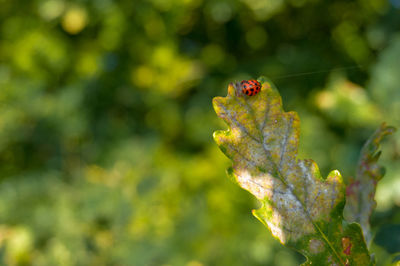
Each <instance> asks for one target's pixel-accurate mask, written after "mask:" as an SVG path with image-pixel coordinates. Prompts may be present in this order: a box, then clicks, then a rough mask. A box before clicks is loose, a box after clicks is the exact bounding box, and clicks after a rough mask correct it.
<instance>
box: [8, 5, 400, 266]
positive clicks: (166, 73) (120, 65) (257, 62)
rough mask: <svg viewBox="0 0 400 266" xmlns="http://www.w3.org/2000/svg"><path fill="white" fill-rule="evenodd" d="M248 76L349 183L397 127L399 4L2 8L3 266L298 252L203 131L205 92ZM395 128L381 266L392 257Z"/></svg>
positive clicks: (396, 218) (295, 258) (383, 208)
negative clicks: (276, 232) (379, 138)
mask: <svg viewBox="0 0 400 266" xmlns="http://www.w3.org/2000/svg"><path fill="white" fill-rule="evenodd" d="M305 72H307V73H308V72H314V73H308V74H299V73H305ZM297 74H299V75H297ZM260 75H266V76H268V77H269V78H271V79H272V80H273V81H274V82H275V84H276V85H277V86H278V88H279V90H280V92H281V94H282V97H283V102H284V106H285V109H286V110H295V111H297V112H299V114H300V118H301V121H302V124H301V126H302V135H301V138H302V139H301V141H302V142H301V147H300V148H301V151H300V156H301V157H302V158H313V159H314V160H316V162H317V163H318V165H319V166H320V168H321V171H322V174H323V175H324V176H326V175H327V173H328V172H329V170H331V169H339V170H340V171H341V172H342V174H343V175H344V176H345V177H346V178H348V177H351V176H352V175H353V174H354V170H355V163H356V161H357V157H358V153H359V151H360V148H361V146H362V144H363V143H364V141H365V140H366V139H367V138H368V136H369V135H370V134H371V133H372V132H373V131H374V130H375V128H377V127H378V126H379V124H380V123H381V122H383V121H386V122H387V123H389V124H390V125H393V126H397V127H399V126H400V1H399V0H391V1H385V0H357V1H348V0H338V1H322V0H266V1H258V0H240V1H239V0H238V1H234V0H232V1H229V0H134V1H130V0H120V1H112V0H96V1H89V0H76V1H64V0H30V1H28V0H25V1H23V0H20V1H11V0H0V263H1V264H2V265H187V266H201V265H283V266H286V265H298V264H299V263H301V262H302V261H304V258H303V257H302V256H301V255H299V254H297V253H296V252H294V251H292V250H289V249H287V248H284V247H282V246H281V245H280V244H279V243H278V241H276V240H274V239H273V238H272V236H271V234H270V233H269V231H268V230H267V229H266V228H264V226H263V225H262V224H261V223H260V222H258V221H257V220H256V219H255V218H254V217H253V216H252V215H251V213H250V210H251V209H252V208H257V206H258V204H257V202H256V201H255V200H254V198H253V197H252V196H251V195H250V194H249V193H247V192H246V191H244V190H242V189H240V188H239V187H238V186H236V185H235V184H234V183H233V182H231V181H230V180H229V179H228V178H227V176H226V174H225V169H226V168H227V167H228V166H229V165H230V162H229V161H228V159H227V158H226V157H225V156H224V155H223V154H222V152H220V151H219V150H218V148H217V146H216V145H215V143H214V142H213V140H212V132H213V131H214V130H216V129H221V128H226V125H224V124H223V122H221V121H220V120H218V119H217V117H216V115H215V114H214V111H213V109H212V106H211V100H212V98H213V97H214V96H221V95H225V94H226V89H227V85H228V84H229V82H232V81H236V80H241V79H247V78H257V77H258V76H260ZM399 135H400V134H398V133H397V134H395V135H393V136H391V137H390V138H389V139H388V140H387V141H386V142H385V143H384V145H383V155H382V160H381V163H382V164H383V165H384V166H386V167H387V174H386V176H385V178H384V179H383V180H382V181H381V183H380V185H379V188H378V193H377V201H378V208H377V211H376V213H375V214H374V216H373V218H372V226H373V230H374V233H375V234H376V239H375V242H374V244H373V252H374V253H375V256H376V258H377V260H378V262H379V263H378V265H387V264H388V263H390V261H391V258H392V256H393V255H394V254H395V253H396V252H400V225H399V224H400V211H399V210H400V177H399V176H400V165H399V158H400V136H399Z"/></svg>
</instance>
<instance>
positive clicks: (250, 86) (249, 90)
mask: <svg viewBox="0 0 400 266" xmlns="http://www.w3.org/2000/svg"><path fill="white" fill-rule="evenodd" d="M240 87H241V88H242V92H243V93H244V94H246V95H248V96H253V95H256V94H257V93H259V92H260V90H261V83H260V82H258V81H257V80H255V79H250V80H242V82H240Z"/></svg>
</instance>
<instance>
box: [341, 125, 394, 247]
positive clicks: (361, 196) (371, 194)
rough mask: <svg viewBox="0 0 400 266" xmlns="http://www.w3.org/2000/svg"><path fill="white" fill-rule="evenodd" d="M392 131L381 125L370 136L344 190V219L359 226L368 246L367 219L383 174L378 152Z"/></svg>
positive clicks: (370, 235) (373, 207)
mask: <svg viewBox="0 0 400 266" xmlns="http://www.w3.org/2000/svg"><path fill="white" fill-rule="evenodd" d="M394 131H395V128H394V127H390V126H386V124H385V123H383V124H382V125H381V126H380V127H379V128H378V129H377V130H376V131H375V132H374V133H373V134H372V136H371V137H370V138H369V139H368V141H367V142H366V143H365V145H364V147H363V148H362V150H361V154H360V159H359V161H358V165H357V171H356V175H355V177H354V178H352V179H351V180H350V182H349V185H348V186H347V189H346V206H345V209H344V215H345V218H346V220H347V221H349V222H357V223H359V224H360V225H361V228H362V231H363V234H364V237H365V240H366V241H367V244H368V245H369V244H370V243H371V240H372V234H371V227H370V224H369V218H370V216H371V214H372V211H373V210H374V209H375V207H376V202H375V191H376V185H377V184H378V181H379V180H380V179H381V178H382V177H383V175H384V174H385V168H383V167H382V166H380V165H378V159H379V157H380V155H381V151H378V150H379V146H380V142H381V141H382V139H383V138H384V137H385V136H386V135H390V134H392V133H393V132H394Z"/></svg>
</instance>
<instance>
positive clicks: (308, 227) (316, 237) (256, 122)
mask: <svg viewBox="0 0 400 266" xmlns="http://www.w3.org/2000/svg"><path fill="white" fill-rule="evenodd" d="M258 80H259V81H260V82H261V83H262V89H261V92H260V93H259V94H257V95H255V96H250V97H249V96H246V95H244V94H242V93H241V92H240V85H239V84H238V83H236V84H230V85H229V87H228V95H227V96H226V97H216V98H214V99H213V106H214V109H215V111H216V113H217V115H218V116H219V117H220V118H222V119H223V120H224V121H225V122H226V123H227V124H228V126H229V129H228V130H226V131H216V132H214V140H215V141H216V143H217V144H218V146H219V147H220V149H221V150H222V151H223V152H224V153H225V154H226V156H228V157H229V158H230V159H231V160H232V161H233V165H232V168H230V169H229V170H228V173H229V175H231V176H232V177H234V178H235V180H236V181H237V183H238V184H239V185H240V186H241V187H242V188H244V189H246V190H248V191H249V192H250V193H252V194H253V195H254V196H255V197H257V199H258V200H259V201H260V202H261V208H260V209H258V210H254V211H253V214H254V216H256V217H257V218H258V219H259V220H260V221H261V222H262V223H263V224H264V225H265V226H266V227H268V228H269V230H270V231H271V233H272V235H273V236H274V237H275V238H277V239H278V240H279V241H280V242H281V243H282V244H284V245H286V246H289V247H292V248H294V249H296V250H298V251H299V252H301V253H302V254H304V255H305V256H306V257H307V261H306V263H305V265H311V264H312V265H370V264H372V263H371V259H370V256H369V253H368V250H367V247H366V244H365V241H364V238H363V235H362V232H361V228H360V226H359V225H358V224H355V223H353V224H348V223H346V222H345V221H344V220H343V207H344V204H345V186H344V184H343V180H342V177H341V175H340V173H339V172H338V171H332V172H331V173H330V174H329V175H328V177H327V178H326V179H323V178H322V177H321V174H320V172H319V169H318V166H317V165H316V163H315V162H314V161H312V160H300V159H298V158H297V149H298V142H299V135H300V130H299V128H300V120H299V117H298V115H297V113H295V112H284V110H283V108H282V100H281V97H280V95H279V93H278V91H277V90H276V88H275V87H274V85H273V84H272V83H271V82H270V81H268V80H267V79H266V78H263V77H262V78H259V79H258Z"/></svg>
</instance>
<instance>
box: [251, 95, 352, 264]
mask: <svg viewBox="0 0 400 266" xmlns="http://www.w3.org/2000/svg"><path fill="white" fill-rule="evenodd" d="M244 102H245V105H246V107H247V108H246V109H247V110H248V111H249V115H250V116H251V118H252V120H253V123H254V126H255V128H257V129H258V130H259V131H260V132H259V133H260V136H261V141H262V143H260V144H261V146H262V147H263V149H264V151H265V153H266V155H267V156H268V160H270V161H271V163H272V165H273V167H274V170H275V172H276V173H277V174H278V178H279V180H280V181H281V182H282V183H283V184H284V185H285V186H286V187H287V189H288V190H289V191H290V192H291V193H292V195H293V196H294V197H295V198H296V200H297V201H298V202H300V205H301V206H302V208H303V211H304V213H305V214H306V217H307V218H308V219H309V220H310V222H311V223H312V225H313V226H314V228H315V229H316V230H317V232H318V233H319V234H320V235H321V236H322V238H323V240H324V241H325V242H326V244H327V245H328V246H329V248H330V249H331V250H332V253H333V254H334V255H335V256H336V258H337V259H338V260H339V262H340V263H341V264H342V265H343V266H345V263H344V262H343V261H342V258H341V257H340V255H339V254H338V253H337V252H336V250H335V249H334V247H333V245H332V244H331V242H330V241H329V239H328V238H327V236H326V235H325V234H324V232H322V230H321V228H319V226H318V225H317V224H316V223H314V221H313V220H312V218H311V217H310V214H309V212H308V211H307V209H306V208H305V206H304V203H303V202H302V201H301V200H300V198H299V197H298V196H297V194H296V193H295V192H294V191H293V190H292V188H291V187H290V186H289V185H288V183H287V182H286V180H284V178H283V176H282V174H281V171H280V169H279V168H278V167H277V165H276V164H275V162H274V161H273V160H272V157H271V154H270V152H269V150H267V149H266V148H265V146H264V134H263V132H262V130H261V128H259V127H258V126H259V125H258V124H257V120H256V118H255V115H254V112H253V109H252V108H251V106H249V104H248V103H247V101H246V100H244ZM281 110H282V114H284V113H285V111H284V110H283V108H282V107H281ZM266 115H267V114H266ZM256 141H257V140H256ZM286 144H287V143H286V142H285V145H286ZM296 157H297V156H296ZM280 160H282V158H280Z"/></svg>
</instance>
